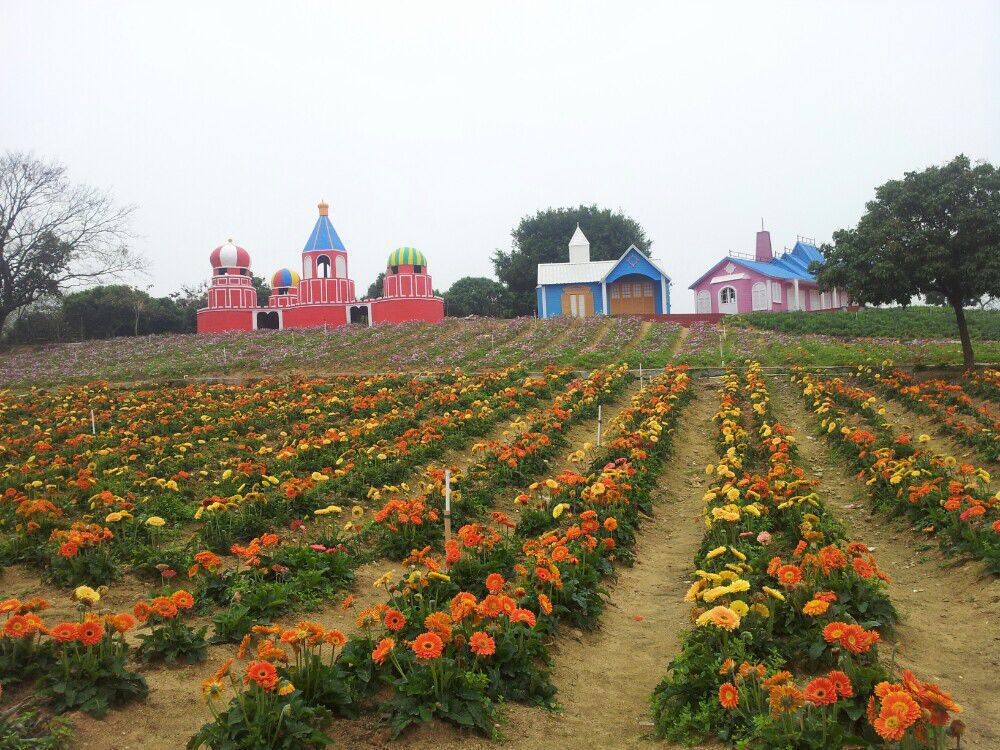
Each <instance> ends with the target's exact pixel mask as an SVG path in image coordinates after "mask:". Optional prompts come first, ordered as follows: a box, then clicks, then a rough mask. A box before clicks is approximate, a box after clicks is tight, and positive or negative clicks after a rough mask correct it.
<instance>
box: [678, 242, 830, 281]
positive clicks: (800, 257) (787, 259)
mask: <svg viewBox="0 0 1000 750" xmlns="http://www.w3.org/2000/svg"><path fill="white" fill-rule="evenodd" d="M767 242H768V248H767V250H768V252H770V238H768V240H767ZM725 261H728V262H730V263H733V264H735V265H738V266H743V267H744V268H748V269H750V270H751V271H756V272H757V273H759V274H762V275H764V276H767V277H770V278H772V279H787V280H789V281H791V280H793V279H798V280H799V281H813V282H814V281H816V277H815V276H814V275H813V274H811V273H809V264H810V263H812V262H813V261H820V262H822V261H823V253H821V252H820V251H819V248H818V247H816V246H815V245H812V244H809V243H807V242H802V241H799V242H796V243H795V247H793V248H792V249H791V250H789V251H788V252H787V253H784V254H782V255H778V256H775V257H773V258H771V259H770V260H767V261H760V260H748V259H747V258H740V257H737V256H733V255H727V256H726V257H725V258H723V259H722V260H721V261H719V263H722V262H725ZM719 263H716V264H715V265H713V266H712V267H711V268H710V269H709V270H708V271H706V272H705V273H704V274H702V275H701V276H700V277H699V278H698V280H697V281H695V282H694V283H693V284H691V286H689V287H688V289H694V288H695V287H696V286H697V285H698V284H700V283H701V282H702V281H703V280H704V279H705V277H706V276H708V275H709V274H710V273H712V271H714V270H715V268H716V267H717V266H718V265H719Z"/></svg>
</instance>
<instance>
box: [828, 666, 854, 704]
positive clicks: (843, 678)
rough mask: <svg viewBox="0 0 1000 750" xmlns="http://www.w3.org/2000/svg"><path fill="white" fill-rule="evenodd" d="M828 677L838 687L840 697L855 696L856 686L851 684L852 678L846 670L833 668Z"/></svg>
mask: <svg viewBox="0 0 1000 750" xmlns="http://www.w3.org/2000/svg"><path fill="white" fill-rule="evenodd" d="M827 677H828V678H829V679H830V682H832V683H833V686H834V687H835V688H836V689H837V697H838V698H853V697H854V688H853V686H852V685H851V678H850V677H848V676H847V675H846V674H845V673H844V672H841V671H839V670H837V669H834V670H832V671H831V672H830V673H829V674H828V675H827Z"/></svg>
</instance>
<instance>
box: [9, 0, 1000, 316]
mask: <svg viewBox="0 0 1000 750" xmlns="http://www.w3.org/2000/svg"><path fill="white" fill-rule="evenodd" d="M998 38H1000V2H996V0H984V1H983V2H973V1H964V0H963V1H960V0H943V1H942V2H934V3H929V2H915V1H914V0H904V1H903V2H874V1H873V0H864V1H863V2H849V1H848V2H845V1H844V0H838V1H836V2H813V1H810V2H806V1H805V0H803V1H802V2H765V1H764V0H754V1H753V2H745V1H742V2H733V3H721V2H720V3H713V2H697V3H696V2H690V3H686V4H680V3H667V2H626V1H625V0H615V1H614V2H612V1H611V0H605V2H581V1H580V0H577V1H576V2H547V1H545V0H534V1H533V2H512V1H510V0H507V1H505V2H496V3H493V2H479V1H478V0H476V1H475V2H470V1H469V0H465V1H464V2H449V3H445V2H430V1H428V0H424V1H422V2H412V1H410V2H392V3H390V2H358V1H357V0H355V1H354V2H304V1H301V0H296V1H295V2H277V0H272V1H271V2H249V1H248V0H243V1H242V2H211V1H210V0H199V1H198V2H181V1H179V0H171V2H155V3H154V2H102V1H100V0H91V1H88V2H82V1H79V2H72V3H71V2H48V1H46V0H0V149H19V150H31V151H34V152H35V153H36V154H37V155H38V156H43V157H46V158H51V159H55V160H59V161H61V162H63V163H64V164H65V165H66V166H67V167H68V168H69V170H70V175H71V176H72V177H73V178H74V179H76V180H78V181H82V182H87V183H90V184H93V185H95V186H100V187H105V188H108V189H111V190H112V191H113V192H114V195H115V196H116V198H117V199H118V200H119V201H120V202H122V203H129V204H134V205H135V206H136V207H137V210H136V213H135V217H134V222H133V229H134V231H135V233H136V235H137V238H136V241H135V247H136V249H137V250H139V251H140V252H142V253H143V254H144V255H145V257H146V258H147V260H148V270H149V272H150V276H149V278H148V279H145V280H143V279H139V280H137V281H138V282H139V285H142V286H144V285H146V284H151V285H152V289H151V292H153V293H154V294H167V293H169V292H170V291H173V290H176V289H177V288H179V287H180V286H181V285H183V284H195V283H198V282H201V281H203V280H207V279H208V277H209V273H210V267H209V263H208V255H209V253H210V252H211V250H212V249H213V248H214V247H216V246H217V245H219V244H221V243H222V242H224V241H225V240H226V239H227V238H229V237H232V238H234V239H235V240H236V241H237V243H238V244H240V245H242V246H243V247H245V248H246V249H247V250H248V251H249V252H250V255H251V257H252V259H253V268H254V271H255V272H256V273H258V274H259V275H264V276H266V277H268V278H269V277H270V275H271V274H272V273H273V272H274V271H275V270H276V269H278V268H281V267H285V266H287V267H290V268H292V269H297V270H300V262H299V253H300V251H301V249H302V246H303V245H304V243H305V241H306V239H307V237H308V235H309V232H310V230H311V228H312V226H313V223H314V221H315V218H316V203H317V202H318V201H319V200H320V199H326V200H327V201H328V202H329V203H330V215H331V219H332V220H333V223H334V226H335V227H336V228H337V231H338V232H339V233H340V236H341V238H342V239H343V240H344V242H345V243H346V245H347V249H348V253H349V257H350V273H351V276H352V277H353V278H354V279H355V280H356V282H357V285H358V293H359V294H361V293H363V292H364V290H365V289H367V287H368V284H369V283H370V282H371V281H372V280H373V279H374V277H375V275H376V274H377V273H378V271H380V270H384V265H385V258H386V256H387V255H388V253H389V252H390V251H391V250H392V249H393V248H395V247H397V246H400V245H413V246H415V247H418V248H420V249H421V250H423V251H424V252H425V254H426V255H427V256H428V260H429V268H430V272H431V274H432V275H433V277H434V282H435V286H436V287H438V288H439V289H442V290H443V289H446V288H447V287H448V286H449V285H450V284H451V283H452V282H453V281H455V280H456V279H457V278H459V277H461V276H466V275H475V276H483V275H489V276H491V275H492V266H491V264H490V261H489V258H490V254H491V253H492V251H493V250H494V249H495V248H498V247H503V248H507V247H509V246H510V231H511V229H512V228H513V227H514V226H515V225H516V224H517V222H518V220H519V219H520V218H521V217H522V216H524V215H525V214H529V213H533V212H534V211H536V210H538V209H541V208H546V207H549V206H570V205H578V204H580V203H587V204H589V203H597V204H599V205H602V206H608V207H612V208H620V209H622V210H623V211H625V212H626V213H628V214H630V215H631V216H633V217H634V218H636V219H637V220H638V221H639V222H640V223H641V224H642V225H643V226H644V227H645V228H646V231H647V233H648V234H649V236H650V237H651V238H652V240H653V254H654V255H655V256H656V257H658V258H661V259H662V260H663V261H664V264H665V270H666V271H667V273H668V274H669V275H670V276H671V277H672V278H673V281H674V288H673V292H672V293H673V301H674V311H675V312H689V311H691V310H692V309H693V303H692V299H691V293H690V291H688V289H687V286H688V284H690V283H691V282H692V281H693V280H694V279H695V278H697V276H699V275H700V274H701V273H702V272H704V271H705V270H707V268H708V266H709V265H711V264H712V263H714V262H715V261H716V260H718V259H719V258H720V257H721V256H722V255H724V254H725V253H726V252H727V251H729V250H744V251H752V248H753V240H754V232H755V231H756V230H757V229H759V227H760V222H761V218H763V219H764V222H765V225H766V227H767V228H768V229H770V230H771V233H772V239H773V242H774V245H775V249H776V250H780V249H781V248H782V247H783V246H786V245H787V246H791V245H793V244H794V242H795V237H796V235H797V234H803V235H807V236H812V237H815V238H816V239H817V240H819V241H820V242H822V241H826V240H829V238H830V234H831V232H833V231H834V230H836V229H838V228H840V227H845V226H852V225H853V224H854V223H856V222H857V219H858V218H859V216H860V214H861V212H862V211H863V209H864V203H865V201H866V200H868V199H870V198H871V196H872V192H873V188H874V187H875V186H876V185H878V184H880V183H881V182H883V181H885V180H886V179H889V178H893V177H897V176H901V175H902V173H903V172H904V171H907V170H912V169H918V168H923V167H925V166H927V165H930V164H934V163H940V162H943V161H947V160H949V159H950V158H951V157H953V156H954V155H956V154H957V153H959V152H965V153H966V154H968V155H969V156H970V157H971V158H973V159H986V160H989V161H992V162H993V163H997V162H1000V43H998V41H997V40H998ZM566 239H567V242H568V240H569V237H567V238H566Z"/></svg>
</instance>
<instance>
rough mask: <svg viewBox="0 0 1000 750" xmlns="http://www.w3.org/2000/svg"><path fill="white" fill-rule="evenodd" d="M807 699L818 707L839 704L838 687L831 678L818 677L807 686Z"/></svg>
mask: <svg viewBox="0 0 1000 750" xmlns="http://www.w3.org/2000/svg"><path fill="white" fill-rule="evenodd" d="M805 698H806V700H807V701H809V702H810V703H812V704H813V705H816V706H829V705H832V704H834V703H836V702H837V686H836V685H835V684H834V683H833V680H831V679H830V678H829V677H817V678H816V679H815V680H813V681H812V682H810V683H809V684H808V685H806V692H805Z"/></svg>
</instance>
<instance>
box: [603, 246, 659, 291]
mask: <svg viewBox="0 0 1000 750" xmlns="http://www.w3.org/2000/svg"><path fill="white" fill-rule="evenodd" d="M629 274H639V275H640V276H646V277H648V278H650V279H653V280H657V281H658V280H659V279H660V277H661V276H662V277H663V278H666V279H667V280H668V281H669V280H670V279H669V278H668V277H667V275H666V274H665V273H663V272H661V271H660V269H659V268H657V267H656V266H655V265H653V263H652V262H651V261H650V260H649V258H647V257H646V256H645V255H644V254H642V253H641V252H639V250H638V249H637V248H636V246H635V245H630V246H629V248H628V250H626V251H625V252H624V253H623V254H622V257H621V258H619V259H618V262H617V263H616V264H615V266H614V267H613V268H612V269H611V270H610V271H608V272H607V274H605V276H604V281H605V283H608V284H610V283H611V282H612V281H617V280H618V279H620V278H622V277H623V276H628V275H629Z"/></svg>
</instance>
